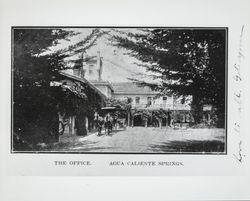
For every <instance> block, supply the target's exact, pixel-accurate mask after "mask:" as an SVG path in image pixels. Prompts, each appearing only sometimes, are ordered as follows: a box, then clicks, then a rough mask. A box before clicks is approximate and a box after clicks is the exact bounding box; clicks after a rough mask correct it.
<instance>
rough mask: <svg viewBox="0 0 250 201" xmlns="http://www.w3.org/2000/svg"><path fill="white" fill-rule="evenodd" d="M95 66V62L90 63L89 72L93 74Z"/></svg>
mask: <svg viewBox="0 0 250 201" xmlns="http://www.w3.org/2000/svg"><path fill="white" fill-rule="evenodd" d="M93 68H94V65H93V64H90V65H89V74H90V75H91V74H93Z"/></svg>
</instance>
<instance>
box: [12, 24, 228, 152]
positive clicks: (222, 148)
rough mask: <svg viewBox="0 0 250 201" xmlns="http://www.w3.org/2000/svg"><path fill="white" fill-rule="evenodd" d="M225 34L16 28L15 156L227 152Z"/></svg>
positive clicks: (205, 30) (223, 31) (217, 29)
mask: <svg viewBox="0 0 250 201" xmlns="http://www.w3.org/2000/svg"><path fill="white" fill-rule="evenodd" d="M227 32H228V29H227V28H225V27H94V26H93V27H84V26H83V27H73V26H72V27H36V26H31V27H18V26H15V27H12V30H11V34H12V133H11V143H12V146H11V149H12V150H11V151H12V153H37V152H40V153H96V154H98V153H114V154H115V153H137V154H151V153H156V154H226V153H227V130H226V125H227V113H226V110H227V34H228V33H227Z"/></svg>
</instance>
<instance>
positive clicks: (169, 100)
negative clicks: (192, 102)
mask: <svg viewBox="0 0 250 201" xmlns="http://www.w3.org/2000/svg"><path fill="white" fill-rule="evenodd" d="M113 97H114V98H115V99H118V100H126V99H127V98H131V99H132V107H134V108H137V107H143V106H144V107H145V106H146V105H147V104H148V97H151V101H152V103H151V106H152V107H155V108H159V109H160V108H164V106H167V105H173V96H165V100H163V97H159V98H156V99H155V98H154V97H155V94H138V95H137V94H113ZM137 97H139V99H140V101H139V103H138V102H136V98H137Z"/></svg>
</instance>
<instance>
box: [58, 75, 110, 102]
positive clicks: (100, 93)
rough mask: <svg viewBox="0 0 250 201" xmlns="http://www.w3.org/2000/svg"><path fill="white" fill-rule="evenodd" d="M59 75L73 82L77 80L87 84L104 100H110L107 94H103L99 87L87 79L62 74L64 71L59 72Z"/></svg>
mask: <svg viewBox="0 0 250 201" xmlns="http://www.w3.org/2000/svg"><path fill="white" fill-rule="evenodd" d="M59 74H61V75H63V76H66V77H68V78H71V79H73V80H77V81H79V82H82V83H85V84H87V85H89V86H90V88H92V89H93V90H94V91H96V92H97V93H98V94H99V95H100V96H101V97H102V98H104V99H105V100H107V99H108V98H107V96H106V95H105V94H103V93H102V92H101V91H100V90H99V89H98V88H97V87H95V86H94V85H93V84H92V83H91V82H89V81H88V80H86V79H85V78H82V77H79V76H76V75H72V74H69V73H66V72H62V71H61V72H59Z"/></svg>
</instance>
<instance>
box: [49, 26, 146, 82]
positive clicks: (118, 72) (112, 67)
mask: <svg viewBox="0 0 250 201" xmlns="http://www.w3.org/2000/svg"><path fill="white" fill-rule="evenodd" d="M67 30H71V31H76V32H79V33H80V34H78V35H76V36H73V37H71V39H70V41H61V44H59V45H57V46H56V47H54V48H53V49H60V48H65V47H67V46H69V45H72V44H75V43H77V42H79V41H81V40H83V39H84V38H85V37H86V36H87V35H88V34H90V32H91V31H92V29H91V28H71V29H67ZM102 30H105V31H107V30H110V29H107V28H106V29H102ZM123 31H124V29H123ZM126 31H131V32H135V31H136V29H126ZM107 37H109V36H107V35H104V36H102V37H101V38H99V39H98V41H97V42H96V45H95V46H93V47H91V48H90V49H88V51H87V52H86V53H87V54H88V55H89V56H92V55H93V56H95V55H97V52H98V51H100V54H101V57H103V73H102V79H103V80H104V81H109V82H127V81H129V80H128V79H127V78H136V79H145V78H146V77H147V76H145V75H146V74H149V73H148V72H146V71H145V69H144V68H142V67H139V66H137V65H135V64H133V63H134V62H139V61H138V60H136V59H135V58H133V57H130V56H128V55H124V53H126V50H124V49H121V48H117V47H114V46H112V45H111V44H110V42H109V41H108V39H107ZM147 79H148V78H147Z"/></svg>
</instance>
